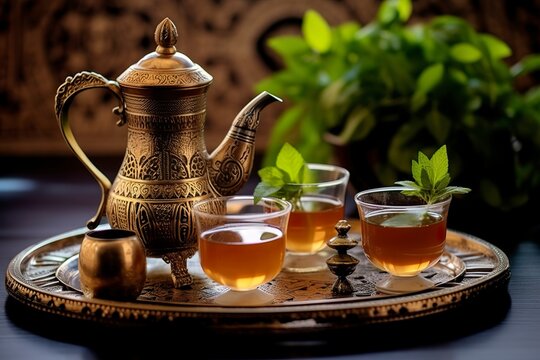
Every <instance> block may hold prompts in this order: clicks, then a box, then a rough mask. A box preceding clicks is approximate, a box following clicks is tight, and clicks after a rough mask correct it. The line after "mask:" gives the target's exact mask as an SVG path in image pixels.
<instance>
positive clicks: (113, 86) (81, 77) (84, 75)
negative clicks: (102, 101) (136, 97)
mask: <svg viewBox="0 0 540 360" xmlns="http://www.w3.org/2000/svg"><path fill="white" fill-rule="evenodd" d="M100 87H104V88H108V89H109V90H111V91H112V92H113V93H114V94H115V95H116V97H117V98H118V100H119V101H120V105H119V106H117V107H115V108H114V109H113V113H114V114H115V115H117V116H119V117H120V119H119V120H118V121H117V123H116V125H118V126H122V125H124V124H125V122H126V120H125V117H124V99H123V97H122V93H121V91H120V86H119V85H118V83H117V82H116V81H111V80H108V79H107V78H105V77H103V76H102V75H100V74H97V73H94V72H88V71H83V72H80V73H77V74H75V75H74V76H73V77H71V76H68V77H67V78H66V81H64V83H63V84H62V85H60V87H58V90H57V91H56V97H55V113H56V119H57V120H58V125H59V126H60V131H61V132H62V136H63V137H64V140H65V141H66V142H67V144H68V145H69V148H70V149H71V151H73V153H75V155H76V156H77V157H78V158H79V160H80V161H81V162H82V163H83V165H84V166H85V167H86V168H87V169H88V171H90V173H91V174H92V175H93V176H94V178H95V179H96V180H97V182H98V184H99V186H100V187H101V202H100V204H99V207H98V209H97V212H96V215H94V217H93V218H91V219H90V220H88V222H87V223H86V226H87V227H88V228H89V229H95V228H96V227H97V226H98V225H99V223H100V221H101V217H102V216H103V213H104V212H105V203H106V199H107V195H108V194H109V191H110V189H111V182H110V180H109V179H108V178H107V177H106V176H105V175H104V174H103V173H102V172H101V171H100V170H99V169H98V168H97V167H96V166H95V165H94V164H93V163H92V162H91V161H90V159H88V157H87V156H86V154H85V153H84V152H83V151H82V149H81V147H80V146H79V144H78V143H77V141H76V140H75V137H74V136H73V132H72V131H71V127H70V125H69V120H68V111H69V107H70V106H71V103H72V102H73V99H74V98H75V95H77V94H78V93H79V92H81V91H83V90H88V89H93V88H100Z"/></svg>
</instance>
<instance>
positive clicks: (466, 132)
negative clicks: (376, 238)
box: [256, 0, 540, 233]
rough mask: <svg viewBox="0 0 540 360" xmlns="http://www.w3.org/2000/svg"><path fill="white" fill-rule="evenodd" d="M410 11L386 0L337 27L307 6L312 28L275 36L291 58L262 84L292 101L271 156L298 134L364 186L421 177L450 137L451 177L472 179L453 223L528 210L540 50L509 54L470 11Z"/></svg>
mask: <svg viewBox="0 0 540 360" xmlns="http://www.w3.org/2000/svg"><path fill="white" fill-rule="evenodd" d="M411 12H412V4H411V1H410V0H386V1H383V2H382V3H381V5H380V8H379V10H378V13H377V16H376V18H375V19H374V20H373V21H372V22H371V23H369V24H366V25H365V26H362V25H361V24H359V23H357V22H349V23H344V24H340V25H338V26H335V27H331V26H329V25H328V23H327V22H326V20H325V19H324V18H323V17H322V16H321V15H320V14H319V13H317V12H316V11H314V10H308V11H307V12H306V13H305V15H304V18H303V22H302V34H301V35H298V36H291V35H289V36H279V37H274V38H271V39H270V40H269V42H268V45H269V46H270V47H271V48H272V49H273V50H274V51H275V52H276V53H277V54H278V55H279V56H280V57H281V59H282V60H283V68H282V69H281V70H279V71H276V72H275V73H273V74H271V75H270V76H269V77H267V78H265V79H263V80H261V81H260V82H259V83H258V84H257V85H256V87H257V89H258V90H260V89H266V90H268V91H270V92H272V93H274V94H276V95H278V96H281V97H282V98H284V99H285V101H286V103H287V104H288V108H287V109H286V110H285V111H284V112H283V113H282V114H281V115H280V116H279V118H278V119H277V122H276V123H275V125H274V127H273V131H272V134H271V136H270V140H269V145H268V151H267V153H266V154H265V157H264V159H263V165H267V164H270V163H272V161H273V160H274V159H275V156H276V153H277V151H278V150H279V148H280V147H281V145H282V144H283V142H284V141H288V142H290V143H291V144H294V146H295V147H296V148H297V149H298V150H299V151H300V153H302V155H303V156H304V158H305V159H306V161H308V162H319V163H324V162H340V163H341V164H342V165H343V166H344V167H346V168H347V169H348V170H349V171H350V172H351V183H352V184H353V185H354V186H355V188H356V189H357V190H361V189H364V188H367V187H372V186H377V185H390V184H393V183H394V182H395V181H396V180H399V179H400V178H404V177H407V176H410V167H411V166H410V164H411V163H410V161H411V160H410V159H412V158H414V157H415V155H416V154H417V153H418V151H422V152H423V153H425V154H427V155H431V154H433V153H434V151H435V150H436V149H437V148H439V147H440V146H441V145H442V144H446V145H447V148H448V156H449V159H450V161H451V162H452V164H453V169H452V170H453V173H452V174H451V176H452V178H453V179H455V180H456V181H457V182H459V183H461V184H463V185H464V186H466V187H469V188H471V189H472V190H473V191H472V192H471V194H470V195H469V196H468V197H467V201H466V204H463V205H462V206H463V208H462V209H461V210H463V211H460V210H455V211H453V214H456V215H455V217H454V219H449V222H450V225H452V221H454V223H453V224H456V226H457V227H459V228H463V229H464V230H468V229H472V227H471V226H472V223H473V222H471V218H470V215H471V213H472V214H475V212H477V213H476V214H475V215H476V217H482V216H491V215H492V214H493V215H494V216H498V217H501V218H502V217H505V216H508V215H512V216H523V214H525V213H526V212H525V210H524V209H526V208H527V206H530V204H531V203H532V201H533V199H534V198H538V194H539V188H540V88H539V87H531V88H529V89H528V90H526V91H518V89H517V86H516V79H517V78H518V77H520V76H524V75H526V74H528V73H530V72H532V71H534V70H537V69H539V68H540V56H538V55H530V56H528V57H525V58H523V59H521V61H519V62H517V63H515V64H513V65H510V64H508V63H507V61H508V60H507V59H508V58H509V57H510V55H511V49H510V47H509V46H508V45H507V44H505V43H504V42H503V41H502V40H500V39H498V38H497V37H495V36H492V35H490V34H484V33H479V32H477V31H475V29H473V27H472V26H471V25H470V24H469V23H468V22H467V21H466V20H464V19H461V18H457V17H453V16H436V17H434V18H432V19H431V20H430V21H428V22H424V23H417V24H409V23H408V20H409V17H410V15H411ZM453 206H455V207H460V206H461V205H460V203H459V201H456V202H455V205H453ZM465 210H467V211H465ZM457 214H462V215H463V216H462V217H463V219H461V220H462V222H459V221H461V220H458V217H459V215H457ZM490 219H491V221H492V224H493V221H497V220H494V219H493V218H490ZM502 220H503V219H501V221H502ZM474 223H475V224H477V223H476V222H474ZM474 230H487V229H486V228H485V227H484V225H482V228H481V229H474ZM499 230H500V229H499ZM499 230H497V229H496V232H497V233H498V231H499Z"/></svg>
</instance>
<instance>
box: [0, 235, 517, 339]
mask: <svg viewBox="0 0 540 360" xmlns="http://www.w3.org/2000/svg"><path fill="white" fill-rule="evenodd" d="M86 231H88V229H86V228H79V229H75V230H72V231H68V232H65V233H62V234H59V235H57V236H53V237H51V238H48V239H46V240H43V241H41V242H38V243H36V244H35V245H32V246H29V247H28V248H26V249H25V250H23V251H21V252H20V253H19V254H17V255H16V256H15V257H14V258H13V259H12V260H11V261H10V263H9V265H8V269H7V271H6V279H5V281H6V289H7V290H8V293H9V295H10V296H12V297H14V298H15V299H16V300H18V301H19V302H21V303H23V304H24V305H27V306H29V307H31V308H33V309H36V310H38V311H42V312H46V313H49V314H54V315H58V316H61V317H68V318H72V319H79V320H85V321H92V322H99V323H106V324H108V325H113V326H114V325H121V326H125V325H137V326H140V325H155V324H160V325H163V324H169V325H174V326H176V325H181V326H182V325H185V324H187V323H189V324H192V325H193V324H196V325H200V326H204V327H206V328H208V329H209V330H210V329H214V330H224V329H231V328H233V329H235V330H249V331H251V332H254V331H255V332H271V333H284V332H291V331H304V332H305V331H315V330H317V331H318V330H320V329H324V328H329V327H330V328H331V329H335V328H344V327H345V328H346V327H349V326H351V325H352V324H354V326H359V325H369V324H376V323H388V322H394V321H402V320H407V319H413V318H420V317H425V316H429V315H433V314H437V313H441V312H443V311H448V310H451V309H453V308H456V307H458V306H462V305H466V304H467V303H468V301H469V300H471V299H474V298H477V297H478V296H480V295H482V294H483V293H484V292H487V291H489V290H491V289H493V288H496V289H499V288H504V289H507V286H508V283H509V280H510V264H509V260H508V257H507V256H506V254H505V253H504V252H503V251H502V250H500V249H499V248H498V247H496V246H495V245H493V244H491V243H489V242H487V241H485V240H483V239H480V238H478V237H476V236H474V235H470V234H466V233H463V232H459V231H454V230H451V229H449V230H448V234H449V235H450V236H449V238H451V241H452V242H453V243H454V244H455V245H456V244H457V245H456V246H460V244H461V245H462V247H465V246H468V247H472V248H475V249H477V250H478V251H479V252H481V253H483V254H484V255H485V256H489V257H490V258H492V259H494V261H495V266H494V268H493V269H492V270H491V271H489V272H487V273H486V274H484V275H481V276H478V277H477V278H474V279H472V280H470V281H469V282H468V283H466V284H463V285H459V286H457V287H450V288H441V289H437V290H432V291H429V292H420V293H412V294H406V295H398V296H392V297H384V298H379V299H373V300H366V299H358V298H352V297H345V298H332V299H328V300H327V301H322V302H317V303H309V304H294V303H292V304H290V305H283V304H280V306H271V305H269V306H258V307H221V306H217V305H213V306H208V305H189V304H177V303H174V304H167V303H163V302H160V303H146V302H120V301H112V300H103V299H88V298H76V297H73V296H70V294H69V292H67V293H58V292H54V291H50V290H48V289H46V288H45V287H44V286H45V284H47V283H46V282H45V283H43V282H40V284H38V285H36V284H34V283H33V282H32V280H31V279H28V277H27V276H25V274H24V271H23V268H24V265H25V262H27V261H28V260H29V259H30V258H31V256H32V254H35V253H37V252H38V251H39V250H41V249H44V248H47V247H51V246H55V245H57V244H59V243H63V242H69V241H72V242H73V244H76V242H77V241H79V243H80V241H81V240H82V235H83V234H84V233H85V232H86ZM58 266H59V265H58ZM55 273H56V271H54V272H53V277H54V280H55V281H58V280H57V279H56V277H55ZM52 280H53V279H51V281H52ZM71 291H73V292H74V290H71Z"/></svg>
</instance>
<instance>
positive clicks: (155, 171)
mask: <svg viewBox="0 0 540 360" xmlns="http://www.w3.org/2000/svg"><path fill="white" fill-rule="evenodd" d="M177 38H178V33H177V30H176V27H175V25H174V24H173V23H172V21H171V20H169V19H168V18H165V19H164V20H163V21H162V22H161V23H160V24H159V25H158V26H157V28H156V32H155V40H156V43H157V48H156V51H155V52H152V53H150V54H148V55H146V56H145V57H143V58H142V59H141V60H140V61H139V62H137V63H136V64H134V65H132V66H130V67H129V68H128V69H127V70H126V71H124V72H123V73H122V74H121V75H120V76H119V77H118V78H117V81H111V80H108V79H106V78H105V77H103V76H101V75H99V74H96V73H93V72H80V73H78V74H76V75H74V76H73V77H71V76H70V77H67V78H66V81H65V82H64V83H63V84H62V85H61V86H60V87H59V88H58V90H57V93H56V103H55V110H56V117H57V119H58V123H59V125H60V129H61V132H62V135H63V136H64V139H65V140H66V142H67V144H68V145H69V147H70V148H71V150H72V151H73V152H74V153H75V155H76V156H77V157H78V158H79V159H80V160H81V162H82V163H83V164H84V165H85V166H86V168H87V169H88V170H89V171H90V173H91V174H92V175H93V176H94V177H95V178H96V180H97V182H98V183H99V185H100V187H101V189H102V196H101V203H100V205H99V208H98V210H97V213H96V215H95V216H94V217H93V218H92V219H90V220H89V221H88V223H87V226H88V228H89V229H93V228H95V227H96V226H97V225H98V224H99V223H100V221H101V218H102V216H103V215H104V214H106V216H107V219H108V221H109V224H110V225H111V227H114V228H119V229H124V230H132V231H135V232H136V233H137V235H138V236H139V237H140V239H141V240H142V242H143V244H144V246H145V251H146V254H147V256H151V257H162V258H163V259H164V260H165V261H166V262H169V263H170V264H171V275H172V280H173V283H174V286H175V287H177V288H179V287H182V286H185V285H189V284H191V283H192V278H191V275H190V274H189V272H188V269H187V265H186V261H187V259H188V258H189V257H191V256H193V255H194V254H195V252H196V251H197V238H196V232H195V229H194V221H193V217H192V214H191V207H192V205H193V203H194V202H195V201H199V200H202V199H205V198H208V197H213V196H219V195H229V194H234V193H236V192H237V191H239V190H240V188H241V187H242V186H243V185H244V184H245V182H246V181H247V180H248V178H249V173H250V172H251V168H252V166H253V157H254V151H255V149H254V141H255V132H256V130H257V126H258V125H259V112H260V111H261V110H262V109H263V108H264V107H265V106H266V105H268V104H270V103H272V102H274V101H281V100H280V99H279V98H277V97H275V96H273V95H271V94H269V93H267V92H262V93H261V94H259V95H258V96H257V97H255V98H254V99H253V100H251V101H250V102H249V103H248V104H247V105H246V106H245V107H244V108H243V109H242V110H241V111H240V113H239V114H238V115H237V116H236V118H235V119H234V122H233V124H232V126H231V128H230V130H229V132H228V134H227V135H226V137H225V139H224V140H223V141H222V143H221V144H220V145H219V146H218V147H217V148H216V149H215V150H214V152H212V154H210V155H209V154H208V152H207V150H206V146H205V142H204V138H203V133H204V124H205V118H206V93H207V90H208V87H209V85H210V84H211V82H212V76H211V75H209V74H208V73H207V72H206V71H205V70H204V69H202V68H201V67H200V66H199V65H197V64H195V63H193V62H192V61H191V60H190V59H189V58H188V57H187V56H185V55H184V54H182V53H179V52H177V51H176V47H175V44H176V41H177ZM98 87H104V88H108V89H110V90H111V91H112V92H113V93H114V94H115V95H116V97H117V98H118V100H119V102H120V105H119V106H118V107H115V108H114V109H113V112H114V113H115V114H116V115H118V116H119V118H120V119H119V120H118V122H117V125H119V126H121V125H124V124H127V127H128V139H127V149H126V153H125V156H124V160H123V162H122V165H121V167H120V170H119V173H118V175H117V176H116V179H115V180H114V182H113V184H112V185H111V182H110V181H109V179H108V178H107V177H106V176H105V175H104V174H103V173H102V172H101V171H100V170H98V169H97V168H96V167H95V166H94V164H92V162H91V161H90V160H89V159H88V157H87V156H86V155H85V153H84V152H83V151H82V149H81V148H80V146H79V145H78V143H77V141H76V140H75V138H74V136H73V133H72V131H71V128H70V124H69V121H68V110H69V107H70V105H71V103H72V101H73V99H74V96H75V95H76V94H77V93H79V92H80V91H83V90H87V89H91V88H98Z"/></svg>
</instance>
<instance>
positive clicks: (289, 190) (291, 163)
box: [253, 143, 309, 208]
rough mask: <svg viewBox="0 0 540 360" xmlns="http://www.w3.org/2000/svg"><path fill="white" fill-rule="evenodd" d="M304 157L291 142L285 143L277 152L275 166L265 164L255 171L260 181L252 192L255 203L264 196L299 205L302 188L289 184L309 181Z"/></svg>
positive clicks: (296, 206)
mask: <svg viewBox="0 0 540 360" xmlns="http://www.w3.org/2000/svg"><path fill="white" fill-rule="evenodd" d="M306 169H307V167H306V164H305V162H304V157H303V156H302V154H300V152H298V150H296V149H295V148H294V147H293V146H292V145H291V144H289V143H285V144H283V146H282V147H281V149H280V150H279V152H278V155H277V158H276V166H266V167H264V168H262V169H260V170H259V171H258V172H257V173H258V174H259V177H260V178H261V181H260V182H259V183H258V184H257V186H256V187H255V190H254V192H253V196H254V198H255V199H254V200H255V203H258V202H259V201H260V200H261V198H263V197H265V196H274V197H279V198H282V199H285V200H289V201H290V202H291V203H292V204H293V206H295V208H298V207H299V206H301V203H300V198H301V196H302V188H300V187H298V186H290V185H289V184H292V183H295V184H303V183H305V182H306V181H309V173H308V172H307V171H306Z"/></svg>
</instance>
